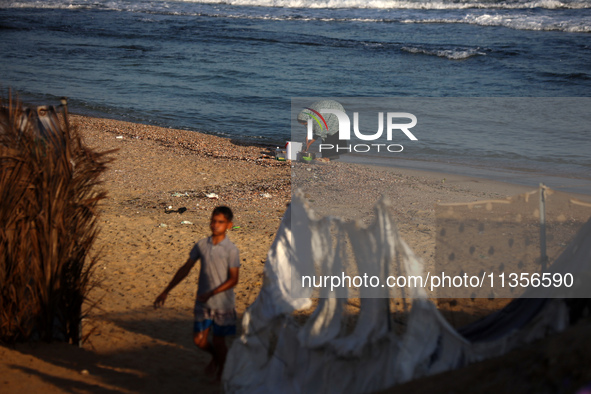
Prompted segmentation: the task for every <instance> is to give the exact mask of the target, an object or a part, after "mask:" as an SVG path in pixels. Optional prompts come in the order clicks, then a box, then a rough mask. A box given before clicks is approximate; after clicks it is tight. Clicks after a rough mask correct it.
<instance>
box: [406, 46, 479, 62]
mask: <svg viewBox="0 0 591 394" xmlns="http://www.w3.org/2000/svg"><path fill="white" fill-rule="evenodd" d="M401 49H402V50H403V51H405V52H409V53H413V54H420V55H430V56H438V57H444V58H446V59H450V60H465V59H468V58H471V57H474V56H486V53H485V52H483V51H482V50H481V49H480V48H454V49H436V48H425V47H412V46H403V47H402V48H401Z"/></svg>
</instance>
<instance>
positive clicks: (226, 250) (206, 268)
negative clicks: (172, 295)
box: [189, 237, 240, 311]
mask: <svg viewBox="0 0 591 394" xmlns="http://www.w3.org/2000/svg"><path fill="white" fill-rule="evenodd" d="M189 257H190V258H192V259H193V260H195V261H197V260H199V259H201V271H200V272H199V284H198V288H197V295H201V294H204V293H207V292H208V291H210V290H213V289H215V288H216V287H218V286H219V285H221V284H222V283H224V282H225V281H226V280H228V269H229V268H238V267H240V256H239V254H238V248H237V247H236V245H234V244H233V243H232V241H230V240H229V239H228V237H225V238H224V239H223V240H222V241H221V242H219V243H218V244H217V245H214V244H213V242H212V240H211V237H207V238H203V239H202V240H200V241H198V242H197V243H196V244H195V246H193V249H191V252H190V253H189ZM234 304H235V302H234V289H233V288H232V289H229V290H226V291H223V292H221V293H218V294H216V295H214V296H213V297H211V298H210V299H209V300H207V302H206V303H205V304H204V305H205V306H206V307H207V308H210V309H217V310H222V311H227V310H232V309H234Z"/></svg>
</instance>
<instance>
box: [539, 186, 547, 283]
mask: <svg viewBox="0 0 591 394" xmlns="http://www.w3.org/2000/svg"><path fill="white" fill-rule="evenodd" d="M545 192H546V186H545V185H544V184H543V183H540V263H541V264H542V272H544V271H546V263H547V262H548V256H547V255H546V193H545Z"/></svg>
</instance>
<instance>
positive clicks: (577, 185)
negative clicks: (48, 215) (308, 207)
mask: <svg viewBox="0 0 591 394" xmlns="http://www.w3.org/2000/svg"><path fill="white" fill-rule="evenodd" d="M70 116H78V117H81V118H94V119H103V120H107V121H110V120H112V121H116V122H125V123H132V124H137V125H142V126H146V127H156V128H161V129H166V130H174V131H182V132H190V133H196V134H198V135H202V136H211V137H216V138H221V139H225V140H227V141H230V142H232V143H235V144H237V145H243V146H259V147H261V148H267V149H269V152H270V153H271V152H272V151H273V150H274V149H275V147H277V145H278V144H279V145H280V146H281V143H274V142H272V141H263V140H261V141H258V140H256V139H254V138H240V137H230V136H224V135H218V134H215V133H207V132H205V131H199V130H189V129H175V128H172V127H166V126H155V125H151V124H148V123H137V122H129V121H126V120H122V119H112V118H102V117H98V116H93V115H85V114H77V113H71V114H70ZM313 148H314V147H313ZM312 151H314V149H312ZM390 160H391V161H394V162H395V163H394V164H390V163H389V162H388V161H390ZM340 161H342V162H345V163H352V164H366V165H369V166H378V167H386V168H392V169H393V170H394V171H398V172H407V171H408V173H409V174H413V173H415V171H416V174H422V173H424V174H423V175H427V174H430V175H431V176H433V177H436V176H437V175H442V176H444V177H445V178H450V177H466V178H473V179H478V180H481V181H492V182H499V183H505V184H511V185H519V186H526V187H527V188H528V190H531V189H532V188H537V187H538V186H539V184H540V183H544V184H545V185H546V186H548V187H550V188H551V189H555V190H559V191H563V192H566V193H571V194H575V195H578V196H584V197H582V198H585V197H589V196H591V179H589V178H584V177H574V176H560V175H552V174H548V173H544V172H537V171H531V170H526V169H524V168H511V167H502V168H495V169H494V170H490V169H489V168H487V167H484V166H474V165H470V164H465V163H454V162H444V161H437V160H424V159H412V158H404V157H403V158H396V159H389V158H387V157H371V158H369V157H364V156H363V155H348V154H345V155H342V156H341V160H340ZM524 190H525V189H524Z"/></svg>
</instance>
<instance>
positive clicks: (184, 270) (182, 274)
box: [154, 257, 196, 308]
mask: <svg viewBox="0 0 591 394" xmlns="http://www.w3.org/2000/svg"><path fill="white" fill-rule="evenodd" d="M195 263H196V260H193V259H192V258H190V257H189V258H188V259H187V262H186V263H185V264H183V266H182V267H181V268H179V270H178V271H177V272H176V274H174V277H173V278H172V280H171V281H170V283H169V284H168V286H166V289H164V291H163V292H162V293H160V295H159V296H158V297H156V300H155V301H154V308H158V307H159V306H162V305H164V301H166V297H167V296H168V293H169V292H170V291H171V290H172V289H174V287H175V286H176V285H178V284H179V283H180V282H181V281H182V280H183V279H185V278H186V277H187V275H189V272H191V269H192V268H193V266H194V265H195Z"/></svg>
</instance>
